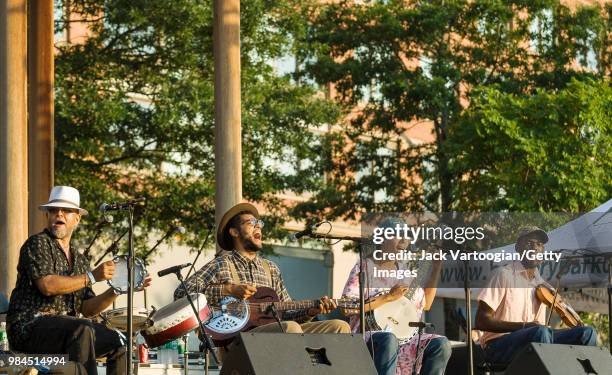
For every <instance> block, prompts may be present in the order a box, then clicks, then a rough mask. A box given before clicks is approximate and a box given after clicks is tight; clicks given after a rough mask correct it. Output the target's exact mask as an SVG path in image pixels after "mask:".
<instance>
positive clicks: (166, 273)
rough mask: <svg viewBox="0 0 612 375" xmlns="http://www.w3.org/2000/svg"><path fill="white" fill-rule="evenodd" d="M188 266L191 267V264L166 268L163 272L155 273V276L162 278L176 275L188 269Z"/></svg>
mask: <svg viewBox="0 0 612 375" xmlns="http://www.w3.org/2000/svg"><path fill="white" fill-rule="evenodd" d="M189 266H191V263H185V264H179V265H178V266H172V267H168V268H166V269H164V270H161V271H159V272H158V273H157V276H159V277H164V276H166V275H168V274H171V273H176V272H178V271H180V270H182V269H183V268H186V267H189Z"/></svg>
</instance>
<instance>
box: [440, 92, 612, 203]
mask: <svg viewBox="0 0 612 375" xmlns="http://www.w3.org/2000/svg"><path fill="white" fill-rule="evenodd" d="M610 119H612V88H611V87H610V83H609V82H608V81H603V80H602V81H585V82H579V81H575V80H574V81H572V82H571V83H570V84H568V85H567V87H565V88H564V89H562V90H559V91H558V92H555V93H551V92H549V91H545V90H543V89H539V90H537V91H536V93H534V94H533V95H514V94H507V93H503V92H500V91H499V90H498V89H496V88H493V87H490V88H486V89H483V90H482V91H480V92H479V93H478V95H474V100H473V102H472V104H471V105H470V107H469V109H468V110H466V111H465V112H464V113H463V115H462V117H461V119H460V120H459V121H458V126H456V127H455V128H453V130H452V132H451V133H450V136H449V141H448V142H447V144H446V145H445V150H446V152H448V153H450V154H452V155H454V156H455V157H454V159H453V163H452V169H453V173H455V174H457V175H459V176H463V177H464V178H462V179H458V180H457V182H456V184H455V186H454V190H455V192H454V194H453V195H454V196H455V197H457V198H456V199H457V201H456V202H457V207H459V208H460V209H461V210H467V211H470V210H476V211H477V210H485V209H489V210H490V209H493V210H505V209H509V210H511V211H527V212H528V211H569V212H584V211H587V210H590V209H591V208H593V207H595V206H597V205H598V204H600V203H602V202H605V201H606V200H608V199H609V198H610V196H611V195H612V178H610V169H611V167H612V146H611V145H612V122H611V121H610Z"/></svg>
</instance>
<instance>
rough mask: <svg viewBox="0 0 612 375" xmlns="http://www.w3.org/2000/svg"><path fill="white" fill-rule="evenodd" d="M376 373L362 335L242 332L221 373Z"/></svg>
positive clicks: (253, 374)
mask: <svg viewBox="0 0 612 375" xmlns="http://www.w3.org/2000/svg"><path fill="white" fill-rule="evenodd" d="M247 374H248V375H274V374H279V375H286V374H312V375H319V374H321V375H323V374H350V375H361V374H367V375H376V368H375V367H374V362H372V358H371V357H370V353H369V352H368V349H367V348H366V345H365V342H364V341H363V339H362V338H361V335H352V334H296V333H249V332H245V333H241V334H240V336H239V337H237V338H236V339H234V342H233V343H232V344H231V346H230V347H229V350H228V353H227V355H226V356H225V358H224V360H223V366H222V367H221V375H247Z"/></svg>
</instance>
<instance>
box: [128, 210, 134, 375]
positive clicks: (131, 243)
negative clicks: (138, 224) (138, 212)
mask: <svg viewBox="0 0 612 375" xmlns="http://www.w3.org/2000/svg"><path fill="white" fill-rule="evenodd" d="M127 211H128V232H129V234H128V256H127V266H128V267H127V268H128V280H129V282H128V300H127V304H128V306H127V309H128V316H127V336H128V348H127V349H128V350H127V375H132V374H133V372H134V368H133V367H132V361H133V359H132V355H133V354H132V353H133V350H134V345H133V342H132V340H133V339H134V337H133V334H134V332H133V331H134V327H133V326H132V320H133V319H134V205H133V204H129V205H128V207H127Z"/></svg>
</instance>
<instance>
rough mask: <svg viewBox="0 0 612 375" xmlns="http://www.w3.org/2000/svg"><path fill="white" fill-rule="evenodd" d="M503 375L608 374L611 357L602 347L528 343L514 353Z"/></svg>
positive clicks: (611, 369) (610, 369)
mask: <svg viewBox="0 0 612 375" xmlns="http://www.w3.org/2000/svg"><path fill="white" fill-rule="evenodd" d="M504 374H505V375H531V374H537V375H547V374H551V375H586V374H589V375H591V374H593V375H595V374H597V375H604V374H605V375H609V374H612V356H611V355H610V353H609V352H608V350H607V349H605V348H598V347H595V346H580V345H558V344H540V343H533V342H532V343H530V344H529V346H527V347H526V348H525V349H523V351H522V352H520V353H519V354H517V356H516V357H515V358H514V360H513V361H512V362H511V363H510V365H509V366H508V368H507V369H506V372H505V373H504Z"/></svg>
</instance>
